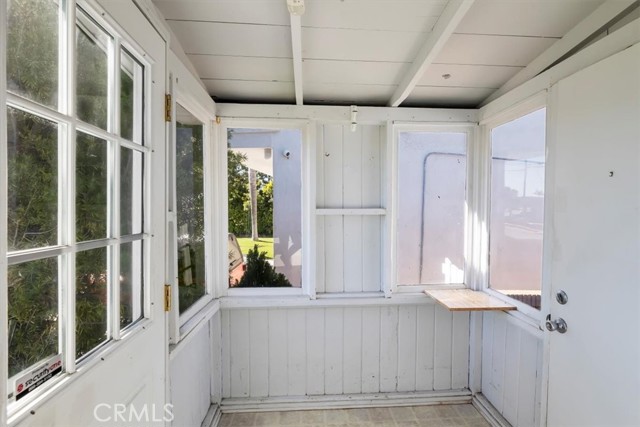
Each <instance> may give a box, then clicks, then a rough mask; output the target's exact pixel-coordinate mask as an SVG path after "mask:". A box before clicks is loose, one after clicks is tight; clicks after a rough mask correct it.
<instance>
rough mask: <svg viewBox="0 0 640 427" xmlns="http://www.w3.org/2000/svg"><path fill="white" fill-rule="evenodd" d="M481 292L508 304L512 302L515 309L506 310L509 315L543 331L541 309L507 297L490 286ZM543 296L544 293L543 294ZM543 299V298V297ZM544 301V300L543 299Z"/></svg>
mask: <svg viewBox="0 0 640 427" xmlns="http://www.w3.org/2000/svg"><path fill="white" fill-rule="evenodd" d="M482 292H485V293H487V294H488V295H491V296H492V297H495V298H497V299H499V300H501V301H504V302H506V303H508V304H512V305H514V306H516V307H517V310H516V311H511V312H508V313H507V314H508V315H509V316H513V317H515V318H517V319H518V320H520V321H521V322H522V323H525V324H527V325H528V326H531V327H532V328H534V329H535V330H537V331H543V321H542V320H543V316H542V310H537V309H535V308H533V307H531V306H529V305H527V304H525V303H523V302H521V301H518V300H516V299H514V298H511V297H508V296H506V295H504V294H502V293H500V292H496V291H494V290H493V289H490V288H486V289H483V290H482ZM543 296H544V295H543ZM543 300H544V298H543ZM543 303H544V301H543Z"/></svg>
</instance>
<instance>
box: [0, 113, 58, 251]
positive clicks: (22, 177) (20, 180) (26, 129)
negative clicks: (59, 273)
mask: <svg viewBox="0 0 640 427" xmlns="http://www.w3.org/2000/svg"><path fill="white" fill-rule="evenodd" d="M57 152H58V127H57V125H56V124H55V123H52V122H50V121H48V120H44V119H41V118H39V117H37V116H34V115H32V114H28V113H25V112H23V111H20V110H17V109H14V108H11V107H9V108H8V109H7V154H8V178H9V197H8V200H7V202H8V215H9V220H8V224H7V225H8V235H7V240H8V247H9V251H17V250H24V249H33V248H38V247H43V246H52V245H56V244H57V243H58V188H57V186H58V176H57V175H58V154H57Z"/></svg>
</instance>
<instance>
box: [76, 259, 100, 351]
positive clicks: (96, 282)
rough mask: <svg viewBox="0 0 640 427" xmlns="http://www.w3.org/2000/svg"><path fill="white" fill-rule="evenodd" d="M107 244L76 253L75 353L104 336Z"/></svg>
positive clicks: (89, 346) (85, 348) (88, 348)
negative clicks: (104, 246)
mask: <svg viewBox="0 0 640 427" xmlns="http://www.w3.org/2000/svg"><path fill="white" fill-rule="evenodd" d="M107 284H108V277H107V248H99V249H93V250H89V251H84V252H78V253H77V254H76V357H78V358H80V357H82V356H83V355H85V354H87V353H88V352H89V351H91V350H92V349H94V348H95V347H97V346H98V345H100V344H101V343H103V342H105V341H106V339H107V335H106V334H107V304H108V302H107V295H108V291H107V287H108V285H107Z"/></svg>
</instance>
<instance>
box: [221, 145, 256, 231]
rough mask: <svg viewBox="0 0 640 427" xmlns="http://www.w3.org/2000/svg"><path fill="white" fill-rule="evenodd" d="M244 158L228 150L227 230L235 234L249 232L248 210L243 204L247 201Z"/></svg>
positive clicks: (246, 178)
mask: <svg viewBox="0 0 640 427" xmlns="http://www.w3.org/2000/svg"><path fill="white" fill-rule="evenodd" d="M246 160H247V159H246V157H245V156H244V155H242V154H240V153H236V152H235V151H233V150H228V153H227V171H228V183H229V184H228V189H229V190H228V195H229V232H230V233H233V234H235V235H236V236H247V235H249V234H251V220H250V216H249V215H250V212H249V211H247V210H246V209H245V204H246V203H248V202H249V180H248V169H247V167H246V165H245V163H244V162H245V161H246Z"/></svg>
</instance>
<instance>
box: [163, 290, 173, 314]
mask: <svg viewBox="0 0 640 427" xmlns="http://www.w3.org/2000/svg"><path fill="white" fill-rule="evenodd" d="M164 311H171V285H164Z"/></svg>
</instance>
